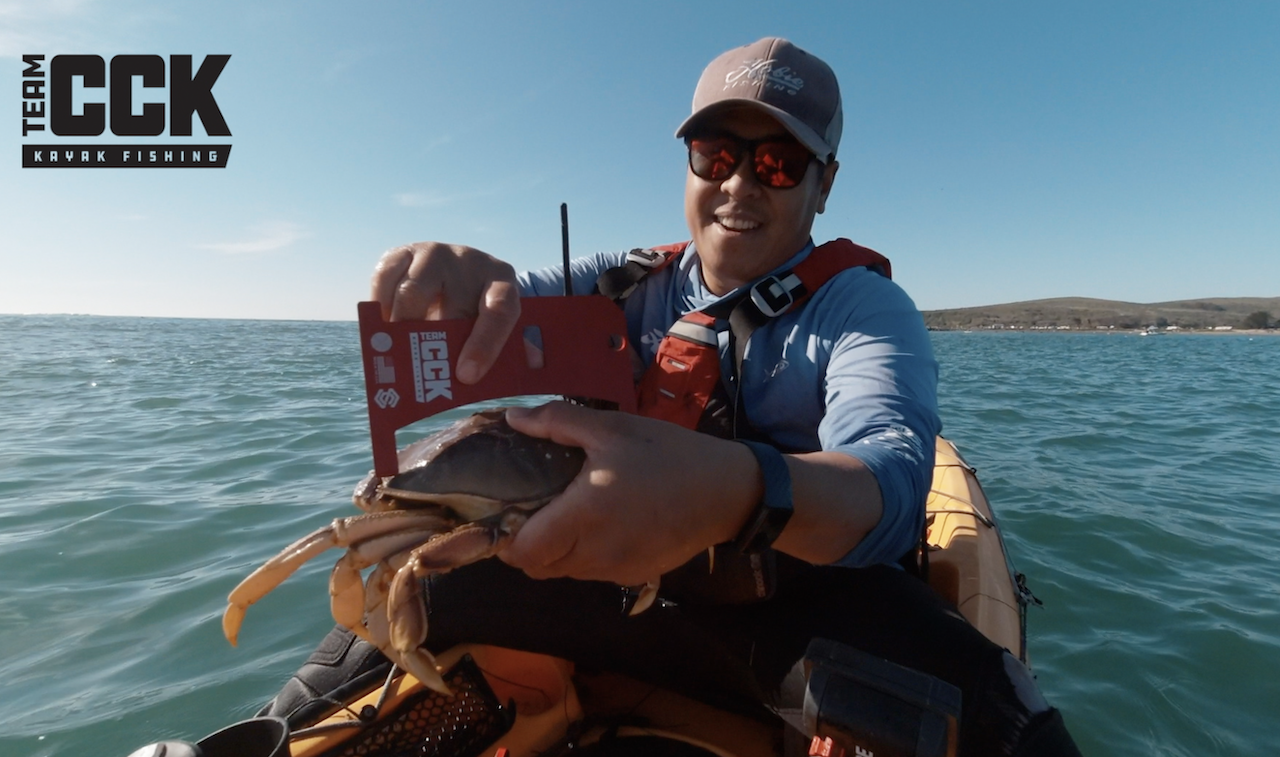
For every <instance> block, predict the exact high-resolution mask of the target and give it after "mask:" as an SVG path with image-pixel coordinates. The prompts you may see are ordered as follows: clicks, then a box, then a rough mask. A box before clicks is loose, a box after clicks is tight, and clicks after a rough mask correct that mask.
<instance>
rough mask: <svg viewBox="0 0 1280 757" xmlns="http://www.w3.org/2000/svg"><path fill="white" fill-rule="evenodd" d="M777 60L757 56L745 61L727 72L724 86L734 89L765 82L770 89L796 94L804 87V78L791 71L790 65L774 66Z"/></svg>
mask: <svg viewBox="0 0 1280 757" xmlns="http://www.w3.org/2000/svg"><path fill="white" fill-rule="evenodd" d="M775 63H777V61H776V60H775V59H773V58H767V59H766V58H756V59H754V60H749V61H744V62H743V64H742V65H741V66H739V67H738V68H736V69H734V70H732V71H730V72H729V73H727V74H725V77H724V88H725V89H733V88H734V87H740V86H755V85H758V84H762V83H763V84H764V86H765V87H767V88H769V89H776V90H780V91H784V92H786V93H787V94H789V95H794V94H797V93H799V92H800V90H801V89H803V88H804V79H802V78H800V77H799V76H797V75H795V74H793V73H791V67H790V66H781V67H779V68H774V67H773V65H774V64H775Z"/></svg>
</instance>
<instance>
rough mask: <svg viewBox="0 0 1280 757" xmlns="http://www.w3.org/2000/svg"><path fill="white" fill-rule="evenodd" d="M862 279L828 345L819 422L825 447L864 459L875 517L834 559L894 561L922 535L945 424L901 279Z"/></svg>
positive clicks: (929, 351)
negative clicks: (874, 492)
mask: <svg viewBox="0 0 1280 757" xmlns="http://www.w3.org/2000/svg"><path fill="white" fill-rule="evenodd" d="M866 279H867V283H869V284H870V285H871V286H870V287H869V290H868V291H864V292H863V293H862V294H861V296H860V297H859V298H858V299H857V304H856V305H854V306H853V307H851V308H850V309H849V312H848V314H847V316H846V323H845V326H844V328H843V329H842V334H841V336H840V337H839V338H838V339H837V340H836V342H835V344H834V346H833V349H832V353H831V360H830V363H829V365H828V368H827V374H826V379H825V382H824V383H825V401H826V412H825V414H824V415H823V419H822V422H821V423H820V424H819V429H818V433H819V438H820V441H821V444H822V448H823V449H827V450H836V451H840V452H844V453H845V454H848V455H851V456H853V457H856V458H857V459H859V460H861V461H862V462H863V463H865V464H866V465H867V467H868V468H869V469H870V470H871V472H872V473H873V474H874V475H875V477H876V481H877V482H878V484H879V486H880V494H881V499H882V500H883V503H884V510H883V514H882V516H881V518H880V522H879V523H878V524H877V525H876V527H875V528H873V529H872V530H871V532H870V533H869V534H867V536H866V538H864V539H863V540H862V541H861V542H860V543H859V544H858V546H857V547H855V548H854V549H853V550H852V551H850V552H849V553H848V554H847V555H845V556H844V557H843V558H842V559H840V560H839V561H838V563H839V564H841V565H847V566H851V567H861V566H866V565H874V564H878V563H894V562H896V561H897V560H898V559H899V558H900V557H901V556H902V555H904V554H906V552H907V551H908V550H910V549H911V548H912V547H913V546H914V545H915V544H916V542H917V541H918V540H919V538H920V535H921V533H922V532H923V529H924V517H925V500H926V499H927V498H928V494H929V488H930V486H931V484H932V480H933V465H934V447H935V443H936V437H937V434H938V432H939V431H940V430H941V425H942V424H941V420H940V419H939V417H938V401H937V386H938V366H937V362H936V360H935V359H934V356H933V348H932V344H931V342H930V340H929V333H928V331H927V329H926V328H925V326H924V319H923V317H922V316H921V315H920V312H919V310H917V309H916V307H915V304H914V303H913V302H912V301H911V299H910V298H909V297H908V296H907V295H906V293H905V292H904V291H903V290H902V289H901V288H900V287H899V286H898V285H896V284H894V283H892V282H890V281H888V280H887V279H882V278H880V277H878V276H869V277H866ZM877 279H878V281H877ZM846 302H847V300H846Z"/></svg>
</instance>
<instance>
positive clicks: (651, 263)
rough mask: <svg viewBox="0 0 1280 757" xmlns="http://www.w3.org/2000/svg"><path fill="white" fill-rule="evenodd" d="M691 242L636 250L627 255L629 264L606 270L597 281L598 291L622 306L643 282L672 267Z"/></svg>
mask: <svg viewBox="0 0 1280 757" xmlns="http://www.w3.org/2000/svg"><path fill="white" fill-rule="evenodd" d="M688 246H689V242H678V243H676V244H664V245H661V246H659V247H653V248H650V249H647V250H645V249H640V248H636V249H634V250H632V251H631V252H628V253H627V262H625V263H623V264H622V265H620V266H615V267H613V268H607V269H605V271H604V273H602V274H600V277H599V278H597V279H596V291H597V292H599V293H600V294H603V295H604V296H605V297H608V298H609V299H611V300H613V301H614V302H616V303H618V304H619V305H621V304H622V303H623V302H625V301H626V299H627V297H629V296H631V293H632V292H634V291H635V290H636V287H637V286H639V285H640V282H641V281H644V280H645V279H646V278H648V277H649V276H651V275H653V274H655V273H657V272H658V271H661V270H662V269H663V268H666V267H667V266H668V265H670V263H671V261H673V260H675V259H676V258H678V257H680V253H682V252H684V251H685V248H687V247H688Z"/></svg>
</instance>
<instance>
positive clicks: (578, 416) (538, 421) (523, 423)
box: [507, 400, 597, 448]
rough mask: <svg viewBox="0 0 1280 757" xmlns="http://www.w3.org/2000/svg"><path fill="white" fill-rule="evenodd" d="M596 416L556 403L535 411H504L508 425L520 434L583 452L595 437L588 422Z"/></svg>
mask: <svg viewBox="0 0 1280 757" xmlns="http://www.w3.org/2000/svg"><path fill="white" fill-rule="evenodd" d="M596 412H597V411H594V410H591V409H589V408H585V407H581V406H580V405H573V404H570V403H568V402H563V401H559V400H557V401H555V402H548V403H547V404H545V405H542V406H540V407H534V408H528V407H511V408H507V423H508V424H510V426H511V428H514V429H515V430H516V431H519V432H520V433H522V434H528V435H529V436H536V437H538V438H540V439H550V440H551V441H553V442H555V443H557V444H563V445H565V446H567V447H584V448H585V447H586V446H588V443H589V442H590V441H591V439H592V438H594V436H595V434H594V433H593V430H592V427H591V425H590V421H591V419H592V418H593V417H594V413H596Z"/></svg>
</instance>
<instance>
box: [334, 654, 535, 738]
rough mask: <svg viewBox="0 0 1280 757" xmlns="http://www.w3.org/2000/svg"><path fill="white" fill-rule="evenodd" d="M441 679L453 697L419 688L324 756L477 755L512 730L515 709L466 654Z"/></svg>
mask: <svg viewBox="0 0 1280 757" xmlns="http://www.w3.org/2000/svg"><path fill="white" fill-rule="evenodd" d="M444 680H445V682H446V683H448V684H449V688H450V689H453V693H454V696H452V697H448V696H445V695H444V694H440V693H437V692H435V691H432V690H431V689H428V688H426V687H423V689H422V691H420V692H418V693H416V694H414V695H412V696H410V697H409V698H408V699H406V700H405V701H404V702H403V703H401V705H400V707H399V708H397V709H396V710H395V711H394V712H392V713H391V714H390V715H388V716H386V717H384V718H382V719H381V720H379V721H377V722H376V723H373V724H371V725H370V726H369V727H368V728H367V729H365V730H363V731H361V732H360V733H359V734H357V735H356V736H353V737H352V738H351V739H349V740H348V741H346V742H344V743H343V744H342V745H341V746H338V747H336V748H334V749H332V750H330V751H328V752H325V754H324V756H323V757H476V755H479V754H480V753H481V752H483V751H484V749H485V748H486V747H488V746H490V745H491V744H493V743H494V742H495V741H497V740H498V738H499V737H501V736H502V735H503V734H504V733H506V732H507V731H509V730H510V729H511V724H512V721H513V719H514V717H515V709H514V708H510V707H503V706H502V703H500V702H499V701H498V698H497V697H496V696H495V695H494V693H493V690H492V689H490V688H489V684H488V683H487V682H486V681H485V680H484V675H483V674H482V673H481V672H480V667H479V666H478V665H476V663H475V660H473V659H471V656H470V655H465V656H463V658H462V659H461V660H459V661H458V664H456V665H454V666H453V667H452V668H450V669H449V672H447V673H445V675H444Z"/></svg>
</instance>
